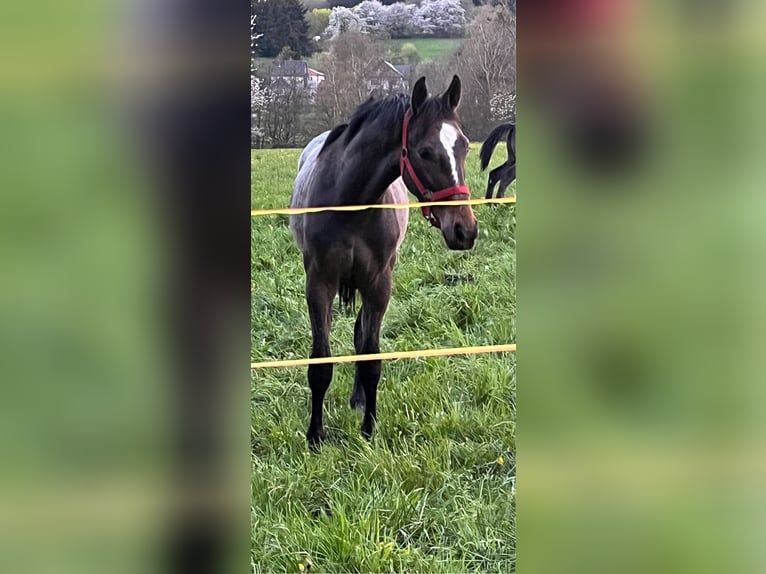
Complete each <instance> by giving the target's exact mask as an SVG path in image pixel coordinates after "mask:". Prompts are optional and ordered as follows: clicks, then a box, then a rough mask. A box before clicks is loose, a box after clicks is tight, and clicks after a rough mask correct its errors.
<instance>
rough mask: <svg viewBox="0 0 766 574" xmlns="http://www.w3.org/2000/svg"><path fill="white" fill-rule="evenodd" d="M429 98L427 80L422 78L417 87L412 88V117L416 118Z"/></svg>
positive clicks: (416, 83)
mask: <svg viewBox="0 0 766 574" xmlns="http://www.w3.org/2000/svg"><path fill="white" fill-rule="evenodd" d="M426 98H428V88H426V78H425V76H422V77H421V78H420V79H419V80H418V81H417V82H415V87H413V88H412V97H411V98H410V108H411V109H412V115H413V116H415V115H417V113H418V110H420V108H421V107H423V104H424V103H425V101H426Z"/></svg>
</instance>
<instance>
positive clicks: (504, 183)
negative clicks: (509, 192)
mask: <svg viewBox="0 0 766 574" xmlns="http://www.w3.org/2000/svg"><path fill="white" fill-rule="evenodd" d="M505 168H506V169H505V170H504V171H503V178H502V180H501V181H500V187H498V189H497V197H505V190H506V189H507V188H508V186H509V185H511V184H512V183H513V180H514V179H516V164H513V165H509V166H505Z"/></svg>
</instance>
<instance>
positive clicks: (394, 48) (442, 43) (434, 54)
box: [252, 38, 463, 68]
mask: <svg viewBox="0 0 766 574" xmlns="http://www.w3.org/2000/svg"><path fill="white" fill-rule="evenodd" d="M462 41H463V39H462V38H400V39H394V40H386V42H385V46H386V49H387V50H388V51H389V53H397V52H398V51H399V49H400V48H401V47H402V45H403V44H414V45H415V47H416V48H417V49H418V56H419V57H420V60H421V61H425V60H433V61H435V62H443V61H446V60H448V59H449V58H450V56H451V55H452V54H453V52H454V51H455V50H457V48H458V47H459V46H460V43H461V42H462ZM321 54H322V52H317V53H316V54H314V55H312V56H310V57H308V58H305V60H306V61H308V63H309V66H311V67H313V68H321V65H320V64H319V63H318V58H319V56H320V55H321ZM273 61H274V58H259V57H254V58H252V64H253V67H254V68H263V67H264V66H269V65H270V64H271V62H273Z"/></svg>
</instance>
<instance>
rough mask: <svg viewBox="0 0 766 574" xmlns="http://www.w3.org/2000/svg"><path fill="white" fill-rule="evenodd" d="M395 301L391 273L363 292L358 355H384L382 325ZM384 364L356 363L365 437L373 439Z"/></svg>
mask: <svg viewBox="0 0 766 574" xmlns="http://www.w3.org/2000/svg"><path fill="white" fill-rule="evenodd" d="M390 299H391V271H390V270H389V271H387V272H386V273H384V274H383V275H382V276H381V277H380V279H379V280H378V281H377V282H376V284H375V285H374V286H373V287H372V288H370V289H366V290H364V291H363V292H362V301H363V303H362V309H361V311H360V312H361V313H362V321H361V335H362V337H361V338H362V341H361V343H362V344H361V346H360V348H359V349H357V352H361V353H362V354H372V353H379V352H380V325H381V323H382V322H383V316H384V315H385V313H386V309H387V307H388V302H389V300H390ZM380 370H381V361H379V360H376V361H359V362H357V363H356V380H357V381H359V383H360V384H361V387H362V389H363V390H364V418H363V419H362V435H363V436H364V437H365V438H367V439H370V438H371V437H372V432H373V429H374V427H375V418H376V416H377V399H378V382H379V381H380Z"/></svg>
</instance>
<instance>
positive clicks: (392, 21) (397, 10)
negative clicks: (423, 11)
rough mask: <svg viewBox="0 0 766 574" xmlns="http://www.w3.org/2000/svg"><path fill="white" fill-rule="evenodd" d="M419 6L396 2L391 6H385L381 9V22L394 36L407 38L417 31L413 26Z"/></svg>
mask: <svg viewBox="0 0 766 574" xmlns="http://www.w3.org/2000/svg"><path fill="white" fill-rule="evenodd" d="M416 10H417V7H416V6H415V5H414V4H404V3H402V2H396V3H395V4H390V5H389V6H384V7H383V10H382V11H381V23H382V25H383V29H384V30H386V31H387V32H388V33H389V34H390V35H391V37H392V38H407V37H409V36H410V35H412V33H413V32H415V31H416V29H415V27H414V26H413V22H414V20H415V11H416Z"/></svg>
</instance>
